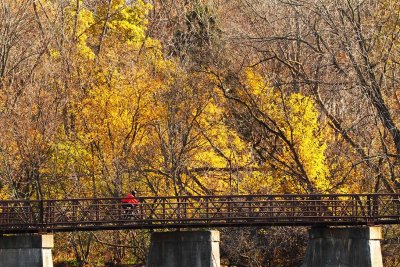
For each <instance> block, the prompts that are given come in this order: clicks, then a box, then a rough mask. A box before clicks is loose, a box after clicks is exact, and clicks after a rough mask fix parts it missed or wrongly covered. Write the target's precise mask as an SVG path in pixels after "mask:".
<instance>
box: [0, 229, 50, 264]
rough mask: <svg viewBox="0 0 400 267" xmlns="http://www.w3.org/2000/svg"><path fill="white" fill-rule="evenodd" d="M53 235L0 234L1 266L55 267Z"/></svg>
mask: <svg viewBox="0 0 400 267" xmlns="http://www.w3.org/2000/svg"><path fill="white" fill-rule="evenodd" d="M53 247H54V241H53V235H14V236H0V266H6V267H53V257H52V253H51V249H52V248H53Z"/></svg>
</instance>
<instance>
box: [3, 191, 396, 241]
mask: <svg viewBox="0 0 400 267" xmlns="http://www.w3.org/2000/svg"><path fill="white" fill-rule="evenodd" d="M139 199H140V204H139V205H137V207H136V209H135V211H134V212H126V211H125V210H124V209H123V208H122V205H121V200H120V199H119V198H96V199H65V200H40V201H39V200H29V201H28V200H13V201H0V233H28V232H61V231H93V230H112V229H152V228H197V227H230V226H256V225H257V226H272V225H282V226H315V225H375V224H400V194H343V195H246V196H243V195H239V196H182V197H144V198H139Z"/></svg>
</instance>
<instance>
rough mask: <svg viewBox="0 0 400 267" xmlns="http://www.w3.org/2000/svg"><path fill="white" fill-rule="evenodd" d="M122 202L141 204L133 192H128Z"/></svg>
mask: <svg viewBox="0 0 400 267" xmlns="http://www.w3.org/2000/svg"><path fill="white" fill-rule="evenodd" d="M121 202H122V203H131V204H134V205H136V204H139V201H138V200H137V198H136V197H134V196H133V195H132V194H127V195H126V196H125V197H124V198H123V199H122V200H121Z"/></svg>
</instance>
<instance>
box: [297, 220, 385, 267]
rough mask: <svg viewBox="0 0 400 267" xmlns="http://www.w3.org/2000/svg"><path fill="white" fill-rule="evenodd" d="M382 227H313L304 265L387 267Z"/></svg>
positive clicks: (304, 266) (317, 266)
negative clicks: (383, 251)
mask: <svg viewBox="0 0 400 267" xmlns="http://www.w3.org/2000/svg"><path fill="white" fill-rule="evenodd" d="M381 239H382V233H381V227H347V228H344V227H343V228H339V227H332V228H327V227H322V228H311V229H310V230H309V240H308V245H307V251H306V256H305V259H304V262H303V265H302V267H383V263H382V253H381V244H380V240H381Z"/></svg>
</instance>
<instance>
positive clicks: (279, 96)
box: [244, 70, 331, 191]
mask: <svg viewBox="0 0 400 267" xmlns="http://www.w3.org/2000/svg"><path fill="white" fill-rule="evenodd" d="M244 84H245V85H246V88H247V94H248V97H247V98H248V99H249V102H251V103H253V104H252V105H253V106H256V107H257V108H258V109H259V111H260V112H262V114H264V116H265V118H263V117H262V119H265V120H266V121H267V123H271V122H273V124H272V125H271V127H273V128H274V130H275V131H277V132H280V133H281V135H282V136H283V137H284V138H286V139H287V141H285V140H283V142H282V153H281V154H278V155H276V156H277V157H278V159H279V161H281V162H282V163H284V164H285V165H288V166H297V167H292V168H298V165H299V164H301V166H302V167H303V168H304V171H305V173H306V175H307V177H308V179H310V182H311V183H312V184H313V186H314V187H315V188H316V189H317V190H318V191H325V190H327V189H329V188H330V187H331V184H330V182H329V181H328V177H329V168H328V166H327V164H326V159H325V150H326V144H325V142H324V134H323V133H322V132H321V131H320V129H319V121H318V116H319V113H318V111H317V110H316V107H315V103H314V101H313V100H312V99H311V98H310V97H307V96H304V95H302V94H300V93H292V94H289V95H285V94H284V93H283V92H282V91H278V90H277V89H274V88H272V87H271V86H269V85H268V83H267V82H266V81H265V80H264V79H263V78H262V76H261V75H260V74H258V73H256V72H254V71H252V70H246V72H245V76H244ZM293 150H294V151H293ZM296 157H298V160H299V162H296V159H295V158H296ZM279 175H281V176H285V174H284V173H281V174H278V173H276V176H279ZM286 184H287V183H286ZM290 187H292V190H293V189H294V188H293V186H290ZM290 187H287V185H286V186H285V188H286V189H285V191H288V190H289V191H291V190H290V189H289V188H290Z"/></svg>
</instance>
